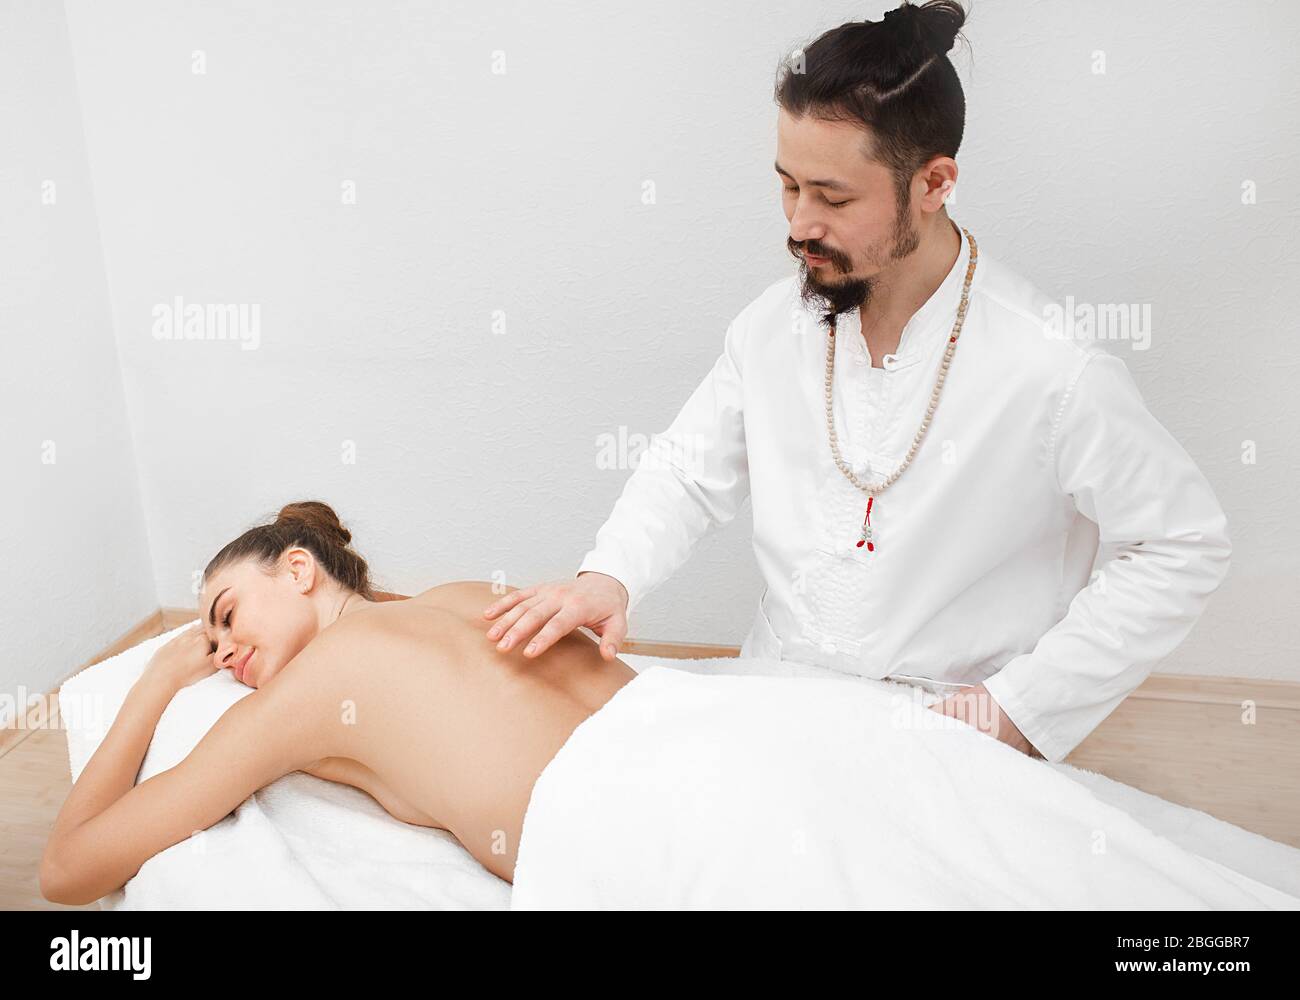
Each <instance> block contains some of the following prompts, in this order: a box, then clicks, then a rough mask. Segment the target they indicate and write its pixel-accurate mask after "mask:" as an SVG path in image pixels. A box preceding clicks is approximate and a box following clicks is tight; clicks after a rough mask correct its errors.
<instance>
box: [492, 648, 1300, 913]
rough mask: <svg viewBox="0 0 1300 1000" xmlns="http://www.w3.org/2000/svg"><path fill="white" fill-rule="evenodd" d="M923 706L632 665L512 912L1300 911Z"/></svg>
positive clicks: (564, 760)
mask: <svg viewBox="0 0 1300 1000" xmlns="http://www.w3.org/2000/svg"><path fill="white" fill-rule="evenodd" d="M926 700H933V699H932V698H931V699H913V698H912V697H910V696H909V695H908V694H905V693H901V692H900V689H899V687H898V686H897V685H892V684H888V683H884V682H878V681H861V680H856V679H855V680H845V681H839V680H824V679H823V680H810V679H807V678H795V677H752V676H751V677H743V676H734V675H733V676H709V675H704V674H698V673H690V672H686V671H681V670H674V669H671V668H667V667H650V668H648V669H646V670H644V671H643V672H641V673H640V674H639V675H638V676H637V677H636V678H635V679H634V680H633V681H631V682H630V683H629V684H627V685H626V686H625V687H623V688H621V689H620V690H619V691H618V692H617V693H616V694H615V696H614V697H613V698H612V699H611V700H610V701H609V702H608V703H607V704H606V705H605V706H604V707H602V708H601V709H600V711H598V712H596V713H595V714H594V715H592V716H591V717H589V718H588V719H586V720H585V721H584V722H583V723H582V724H581V725H580V726H579V727H578V728H577V729H576V730H575V731H574V733H573V734H572V736H571V737H570V738H569V740H568V741H567V742H566V743H565V744H564V746H563V747H562V748H561V749H560V751H559V753H558V754H557V755H556V756H555V758H554V759H553V760H552V761H551V762H550V764H548V765H547V767H546V769H545V770H544V771H543V772H542V774H541V776H540V778H539V779H538V781H537V784H536V787H535V788H534V790H533V794H532V798H531V800H530V802H529V805H528V810H527V813H526V816H525V820H524V827H523V833H522V839H521V841H520V845H519V853H518V863H517V867H516V872H515V880H514V890H513V893H512V897H511V907H512V909H570V908H724V909H725V908H750V907H753V908H921V909H929V908H936V909H938V908H944V909H952V908H958V909H965V908H969V909H975V908H980V909H983V908H995V909H1003V908H1031V909H1037V908H1044V909H1046V908H1052V909H1055V908H1073V909H1147V908H1167V909H1203V908H1209V909H1238V908H1241V909H1269V908H1279V909H1300V899H1297V898H1296V897H1294V896H1291V895H1288V894H1286V893H1283V892H1280V891H1278V890H1276V889H1273V888H1270V887H1268V886H1265V885H1263V884H1262V883H1259V882H1256V881H1254V880H1253V879H1250V878H1248V877H1246V876H1244V875H1241V874H1239V873H1237V872H1235V871H1232V870H1231V869H1229V868H1226V867H1224V866H1223V865H1220V864H1218V863H1216V862H1214V861H1211V860H1209V859H1208V858H1204V857H1201V856H1200V855H1197V854H1194V853H1192V852H1190V851H1188V850H1186V849H1184V848H1182V847H1180V846H1178V845H1177V844H1175V843H1173V842H1172V841H1170V840H1168V839H1166V838H1165V837H1162V836H1160V835H1158V834H1156V833H1154V832H1152V831H1151V830H1150V829H1148V828H1147V827H1145V826H1143V825H1142V824H1141V823H1139V822H1138V821H1137V820H1136V819H1134V818H1133V817H1132V816H1130V815H1129V814H1127V813H1125V812H1123V811H1122V810H1120V809H1118V808H1116V807H1114V806H1112V805H1109V804H1107V803H1105V802H1103V801H1101V800H1100V799H1099V798H1097V797H1096V796H1095V795H1094V794H1093V793H1092V792H1091V791H1089V790H1088V789H1087V788H1086V787H1084V786H1082V785H1081V784H1079V783H1078V782H1075V781H1072V780H1071V779H1070V778H1068V777H1066V776H1065V775H1063V774H1061V773H1059V772H1058V771H1057V770H1055V768H1054V767H1053V766H1050V765H1048V764H1046V763H1045V762H1043V761H1037V760H1033V759H1031V758H1029V757H1027V756H1025V755H1024V754H1022V753H1020V752H1018V751H1016V750H1013V749H1012V748H1010V747H1008V746H1006V745H1004V744H1002V743H999V742H998V741H996V740H995V739H993V738H992V737H990V736H988V735H986V734H984V733H982V732H980V731H978V730H976V729H974V728H973V727H971V726H968V725H967V724H965V723H963V722H958V721H957V720H955V719H950V718H947V717H945V716H941V715H939V714H938V713H937V712H934V711H930V710H929V709H926V708H925V707H923V701H926Z"/></svg>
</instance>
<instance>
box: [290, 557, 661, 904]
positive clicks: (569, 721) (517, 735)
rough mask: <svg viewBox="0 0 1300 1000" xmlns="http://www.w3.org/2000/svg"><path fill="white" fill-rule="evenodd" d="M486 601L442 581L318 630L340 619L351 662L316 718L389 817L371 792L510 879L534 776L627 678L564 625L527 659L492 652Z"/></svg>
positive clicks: (484, 592) (616, 663) (481, 589)
mask: <svg viewBox="0 0 1300 1000" xmlns="http://www.w3.org/2000/svg"><path fill="white" fill-rule="evenodd" d="M506 589H507V590H510V589H514V588H506ZM499 596H501V595H500V593H498V592H494V591H493V588H492V585H491V584H489V583H486V582H482V581H462V582H457V583H448V584H443V585H441V586H438V587H433V588H431V589H430V590H426V591H424V592H423V593H421V594H419V595H417V596H415V597H412V598H408V599H406V600H400V601H384V602H381V603H376V604H373V605H368V606H366V607H365V608H363V609H362V610H359V611H357V612H354V613H353V614H350V615H348V616H347V617H346V618H344V619H341V620H340V621H339V622H338V623H336V624H335V625H334V626H331V628H330V630H329V631H331V632H335V631H336V630H339V629H340V628H341V627H344V626H346V628H345V634H346V637H347V640H346V641H345V642H343V643H340V644H339V646H338V648H342V649H346V650H348V651H349V654H348V655H349V657H350V658H351V659H352V662H348V663H339V664H336V665H335V666H336V667H337V669H332V670H331V671H330V673H331V679H330V682H329V687H330V705H332V710H331V708H330V707H327V708H326V711H325V712H324V713H323V715H324V717H323V719H322V725H323V726H324V727H326V729H327V732H326V733H325V740H324V742H325V744H326V745H328V746H330V747H331V751H330V753H331V756H333V757H340V758H345V759H347V760H348V761H355V762H357V763H358V764H359V765H361V767H363V768H365V769H368V770H369V772H371V774H370V777H371V779H372V783H373V781H377V782H378V783H380V785H381V786H382V792H381V793H380V794H375V791H376V790H375V789H374V788H369V789H368V790H370V791H371V792H372V794H375V797H376V798H377V799H379V800H380V802H381V803H384V804H385V807H386V808H389V811H390V812H393V811H394V810H393V808H392V807H391V806H390V805H389V804H388V803H387V802H385V801H384V800H385V798H389V799H391V800H394V801H398V802H401V803H402V805H403V806H404V807H406V809H407V811H410V812H412V813H413V814H414V815H419V816H421V817H425V818H428V819H429V820H431V822H428V823H426V825H433V826H439V827H442V828H444V829H446V830H449V831H450V832H451V833H452V834H454V835H455V836H456V838H457V839H458V840H459V841H460V842H461V843H462V844H463V845H464V846H465V848H466V850H468V851H469V852H470V853H471V854H473V855H474V857H475V858H477V859H478V860H479V861H480V862H481V863H482V864H483V866H484V867H486V868H487V869H488V870H489V871H491V872H493V873H494V874H496V875H498V876H499V877H501V878H503V879H506V880H512V879H513V876H514V867H515V858H516V856H517V853H518V848H519V837H520V833H521V831H522V827H523V818H524V811H525V809H526V808H527V806H528V800H529V798H530V796H531V795H532V789H533V785H534V783H535V782H536V781H537V777H538V775H540V774H541V772H542V770H543V769H544V768H545V767H546V765H547V764H548V763H549V762H550V761H551V759H552V758H553V757H554V756H555V754H556V752H557V751H558V750H559V749H560V747H561V746H563V745H564V743H565V741H566V740H567V739H568V738H569V736H570V734H571V733H572V732H573V730H574V729H575V728H576V727H577V726H578V724H579V723H581V722H582V721H583V720H584V719H586V718H587V717H589V716H590V715H592V714H593V713H594V712H596V711H597V710H598V709H599V708H600V707H601V706H602V705H604V704H605V702H607V701H608V700H609V699H610V698H611V697H612V696H613V695H614V693H615V692H616V691H618V689H619V688H621V687H622V686H623V685H624V684H626V683H627V682H628V681H630V680H631V679H632V678H634V677H635V676H636V672H635V671H634V670H632V668H631V667H629V666H628V665H627V664H626V663H624V662H623V661H622V660H619V659H617V658H615V659H614V660H612V661H607V660H605V659H604V658H603V657H601V655H600V652H599V650H598V647H597V645H596V643H595V642H594V641H593V640H592V639H591V638H589V637H588V636H586V635H584V634H582V633H581V632H577V631H575V632H572V633H570V634H569V635H567V636H565V637H564V638H563V639H561V640H559V641H558V642H557V643H556V644H555V645H554V646H553V647H551V648H550V649H548V650H546V652H544V653H543V654H542V655H541V656H538V657H536V658H535V659H527V658H525V657H524V656H523V655H522V654H521V653H520V652H519V651H518V650H511V651H509V652H506V653H502V652H500V651H498V650H497V648H496V646H495V645H494V644H493V643H491V642H490V641H489V640H488V639H487V638H486V637H485V633H486V632H487V630H488V629H489V628H491V626H492V624H493V623H492V622H491V621H488V620H486V619H485V618H484V617H483V613H482V612H483V608H485V607H486V606H487V605H488V604H490V603H491V602H492V600H493V599H494V598H495V597H499ZM296 682H297V683H310V682H311V679H310V678H308V677H306V676H303V677H301V678H300V679H298V680H297V681H296ZM335 701H337V704H333V702H335ZM358 771H359V772H360V769H358ZM361 773H363V772H361ZM340 780H347V779H346V778H343V779H340ZM349 783H355V784H358V785H359V786H361V787H365V785H364V784H363V782H361V781H351V782H349ZM395 814H396V813H395ZM399 818H405V819H407V820H408V821H410V819H411V817H409V816H399Z"/></svg>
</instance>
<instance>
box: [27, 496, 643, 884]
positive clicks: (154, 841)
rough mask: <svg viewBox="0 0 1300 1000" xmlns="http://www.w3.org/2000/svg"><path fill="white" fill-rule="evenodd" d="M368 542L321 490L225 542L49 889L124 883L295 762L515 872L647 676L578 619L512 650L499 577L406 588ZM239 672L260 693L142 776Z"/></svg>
mask: <svg viewBox="0 0 1300 1000" xmlns="http://www.w3.org/2000/svg"><path fill="white" fill-rule="evenodd" d="M350 542H351V535H350V534H349V532H348V531H347V529H346V528H344V527H343V526H342V525H341V524H340V523H339V520H338V517H337V516H336V515H335V513H334V511H333V510H332V509H330V508H329V507H328V506H327V505H325V504H322V503H318V502H315V501H308V502H303V503H295V504H289V505H288V506H286V507H285V508H283V509H282V510H281V511H280V514H279V516H278V517H277V518H276V519H275V520H274V521H273V522H271V523H268V524H263V525H259V526H257V527H254V528H252V529H250V530H249V531H247V532H245V533H244V534H242V535H240V536H239V537H238V538H236V539H235V540H234V541H232V542H231V543H229V544H228V545H226V546H225V547H224V548H222V549H221V550H220V551H219V552H218V553H217V555H216V556H214V557H213V559H212V561H211V562H210V563H209V565H208V567H207V569H206V570H205V572H204V576H203V581H202V587H201V590H200V594H199V607H198V612H199V621H198V622H197V623H196V624H195V625H194V626H192V627H191V628H190V629H189V630H187V631H186V632H184V633H181V634H179V635H177V636H176V637H174V638H173V639H172V640H171V641H170V642H168V643H167V644H166V645H164V646H163V647H161V648H160V649H159V650H158V651H157V652H156V653H155V655H154V657H153V658H152V659H151V660H150V663H149V665H148V666H147V667H146V669H145V671H144V673H143V674H142V675H141V677H140V678H139V680H138V681H137V682H136V684H135V686H134V687H133V688H132V690H131V693H130V694H129V695H128V697H127V699H126V701H125V702H124V703H123V706H122V708H121V709H120V711H119V712H118V715H117V718H116V719H115V720H114V722H113V725H112V727H111V728H110V729H109V732H108V734H107V736H106V737H105V739H104V740H103V742H102V743H101V744H100V746H99V748H98V749H97V750H96V752H95V754H94V755H93V756H92V757H91V759H90V761H89V762H88V763H87V765H86V767H85V769H84V770H83V771H82V773H81V775H80V777H79V778H78V780H77V782H76V784H75V785H74V787H73V789H72V791H71V793H70V794H69V796H68V799H67V801H66V802H65V803H64V805H63V808H62V810H61V811H60V813H59V816H58V819H57V820H56V822H55V825H54V829H53V831H52V833H51V835H50V840H49V842H48V844H47V846H46V850H45V855H44V858H43V859H42V864H41V888H42V893H43V894H44V895H45V897H46V898H47V899H50V900H51V901H55V902H64V903H85V902H91V901H93V900H95V899H98V898H99V897H101V896H103V895H105V894H106V893H108V892H111V891H113V890H115V889H118V888H120V887H121V886H123V885H124V884H125V883H126V882H127V881H128V880H129V879H130V878H131V877H132V876H134V875H135V874H136V873H137V872H138V871H139V869H140V866H141V865H143V864H144V863H145V862H146V861H147V860H149V859H150V858H151V857H153V856H154V855H155V854H158V853H159V852H161V851H163V850H165V849H167V848H168V847H171V846H172V845H174V844H177V843H179V842H181V841H183V840H186V839H188V838H189V837H190V836H191V835H192V834H194V833H196V832H198V831H201V830H205V829H207V828H208V827H210V826H211V825H213V824H214V823H216V822H218V821H219V820H221V819H223V818H224V817H226V816H227V815H229V814H230V813H231V812H232V811H233V810H234V809H236V808H237V807H238V806H239V805H240V804H241V803H242V802H243V801H244V800H245V799H247V798H248V797H249V796H250V795H251V794H253V793H254V792H255V791H257V790H258V789H260V788H263V787H265V786H266V785H268V784H270V783H271V782H273V781H275V780H276V779H277V778H279V777H281V776H283V775H285V774H288V773H291V772H293V771H305V772H307V773H309V774H313V775H316V776H318V777H321V778H325V779H327V780H333V781H339V782H343V783H346V784H350V785H354V786H355V787H358V788H360V789H362V790H364V791H366V792H368V793H369V794H370V795H371V796H372V797H373V798H374V799H375V800H376V801H377V802H378V803H379V804H380V805H381V806H382V807H383V808H384V809H385V810H386V811H387V812H388V813H389V814H390V815H391V816H393V817H394V818H396V819H398V820H401V821H403V822H407V823H414V824H418V825H423V826H431V827H438V828H441V829H445V830H447V831H449V832H450V833H452V834H453V835H454V836H455V837H456V838H457V839H458V840H459V841H460V842H461V844H462V845H463V846H464V847H465V848H466V850H468V851H469V852H470V853H471V854H472V855H473V856H474V857H475V858H477V859H478V860H479V861H480V862H481V863H482V864H483V865H484V866H485V867H486V868H487V869H488V870H489V871H491V872H493V873H494V874H496V875H498V876H499V877H501V878H503V879H506V880H510V879H512V878H513V873H514V862H515V857H516V853H517V851H518V842H519V837H520V834H521V831H522V826H523V816H524V811H525V809H526V808H527V805H528V800H529V796H530V795H531V792H532V787H533V784H534V783H535V782H536V780H537V776H538V775H539V774H540V773H541V771H542V769H543V768H545V766H546V765H547V763H549V762H550V760H551V759H552V758H553V757H554V755H555V753H556V751H558V750H559V748H560V747H561V746H562V745H563V744H564V743H565V741H566V740H567V739H568V738H569V735H570V734H571V733H572V732H573V730H574V729H575V728H576V727H577V726H578V724H579V723H581V722H582V721H583V720H584V719H586V718H588V717H589V716H590V715H592V714H593V713H594V712H596V711H597V710H598V709H599V708H600V707H601V706H602V705H604V704H605V703H606V702H607V701H608V700H609V698H610V697H612V695H613V694H614V693H615V692H616V691H618V690H619V689H620V688H621V687H622V686H623V685H625V684H626V683H628V681H630V680H632V679H633V678H634V677H635V676H636V674H635V672H634V671H633V670H632V669H631V668H630V667H628V666H627V664H625V663H623V662H622V661H621V660H618V659H614V660H606V659H605V658H603V657H602V656H601V655H600V653H599V651H598V649H597V646H596V643H595V642H594V641H592V640H591V639H590V638H589V637H587V636H586V635H584V634H582V633H578V632H574V633H573V634H571V635H568V636H566V637H565V638H564V639H562V640H560V641H559V642H557V643H556V644H555V645H554V646H553V647H552V648H550V649H548V650H546V651H545V652H544V653H543V654H542V655H540V656H536V657H530V658H525V657H523V655H522V654H521V653H520V652H518V651H517V650H511V651H507V652H502V651H500V650H498V649H497V648H496V647H495V646H493V644H492V643H490V642H489V641H488V640H487V639H486V638H485V633H486V631H487V630H488V629H489V628H490V627H491V626H492V622H490V621H486V620H484V618H483V616H482V609H483V607H484V605H485V604H486V603H488V602H489V601H490V600H492V598H493V597H494V596H499V594H500V589H499V588H494V587H493V585H492V584H489V583H486V582H482V581H458V582H455V583H447V584H442V585H440V586H435V587H433V588H430V589H429V590H426V591H424V592H422V593H420V594H417V595H416V596H414V597H411V598H407V599H398V600H392V599H388V598H390V597H392V596H393V595H387V594H382V593H380V592H377V591H375V590H374V589H372V586H371V583H370V579H369V572H368V568H367V565H366V562H365V560H364V559H362V557H361V556H360V555H358V554H357V553H356V552H355V551H354V550H353V549H352V548H351V547H350ZM514 589H516V588H514V587H507V588H505V590H506V591H507V592H508V591H512V590H514ZM223 669H230V670H231V671H232V674H233V676H234V677H235V678H236V679H237V680H239V681H240V682H241V683H243V684H246V685H248V686H249V687H251V688H253V689H254V691H253V692H252V693H251V694H249V695H247V696H246V697H244V698H241V699H240V700H239V701H238V702H236V703H235V704H234V705H232V706H231V707H230V708H229V709H228V710H227V711H226V712H225V714H223V715H222V717H221V718H220V719H219V720H218V721H217V722H216V724H215V725H213V727H212V728H211V729H210V730H209V731H208V732H207V733H206V734H205V735H204V736H203V738H202V740H200V741H199V743H198V745H197V746H196V747H195V748H194V750H193V751H191V753H190V754H189V755H188V756H187V757H186V758H185V759H184V760H183V761H181V762H180V763H179V764H177V765H176V766H175V767H173V768H170V769H168V770H166V771H163V772H161V773H159V774H156V775H154V776H153V777H151V778H148V779H147V780H145V781H143V782H141V783H140V784H138V785H137V784H135V778H136V775H137V774H138V772H139V769H140V764H141V762H142V760H143V758H144V754H145V751H146V750H147V749H148V745H149V740H150V738H151V737H152V734H153V731H154V728H155V726H156V724H157V722H158V718H159V717H160V716H161V714H162V712H163V711H164V710H165V709H166V707H167V705H168V704H169V703H170V701H171V698H172V696H173V695H174V694H175V693H176V692H177V691H178V690H180V688H182V687H185V686H186V685H188V684H192V683H195V682H196V681H199V680H203V679H205V678H207V677H210V676H211V675H212V674H213V673H215V672H217V671H218V670H223Z"/></svg>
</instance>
